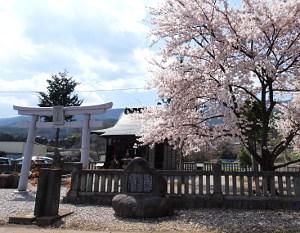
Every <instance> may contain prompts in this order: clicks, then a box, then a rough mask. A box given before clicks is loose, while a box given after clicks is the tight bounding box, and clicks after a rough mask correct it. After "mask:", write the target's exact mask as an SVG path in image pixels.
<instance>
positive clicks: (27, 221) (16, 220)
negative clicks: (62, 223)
mask: <svg viewBox="0 0 300 233" xmlns="http://www.w3.org/2000/svg"><path fill="white" fill-rule="evenodd" d="M72 213H73V212H72V211H68V210H60V211H59V214H58V215H56V216H44V217H36V216H34V215H33V214H32V213H28V214H26V213H24V214H18V215H16V216H12V217H9V219H8V223H10V224H22V225H33V224H36V225H38V226H49V225H51V224H53V223H54V222H56V221H58V220H59V219H61V218H63V217H66V216H68V215H70V214H72Z"/></svg>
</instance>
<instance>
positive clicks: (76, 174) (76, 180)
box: [68, 163, 82, 197]
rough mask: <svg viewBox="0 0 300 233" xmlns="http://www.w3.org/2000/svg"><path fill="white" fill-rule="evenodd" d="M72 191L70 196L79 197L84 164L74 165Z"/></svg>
mask: <svg viewBox="0 0 300 233" xmlns="http://www.w3.org/2000/svg"><path fill="white" fill-rule="evenodd" d="M72 165H73V168H72V178H71V189H70V191H69V192H68V196H71V197H77V196H78V191H79V189H80V180H81V171H82V163H73V164H72Z"/></svg>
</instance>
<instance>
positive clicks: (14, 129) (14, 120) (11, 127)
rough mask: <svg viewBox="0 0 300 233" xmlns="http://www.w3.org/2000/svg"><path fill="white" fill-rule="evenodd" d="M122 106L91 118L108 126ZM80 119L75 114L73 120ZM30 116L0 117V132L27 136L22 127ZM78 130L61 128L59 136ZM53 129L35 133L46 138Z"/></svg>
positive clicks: (113, 121)
mask: <svg viewBox="0 0 300 233" xmlns="http://www.w3.org/2000/svg"><path fill="white" fill-rule="evenodd" d="M123 111H124V109H123V108H116V109H110V110H108V111H107V112H106V113H104V114H101V115H94V116H93V117H92V119H94V120H102V121H103V125H104V127H103V128H108V127H111V126H112V125H114V124H115V123H116V122H117V120H118V119H119V117H120V115H121V114H122V113H123ZM81 119H82V116H76V117H75V118H74V120H75V121H79V120H81ZM30 120H31V118H30V116H17V117H11V118H0V134H12V135H18V136H22V137H26V136H27V129H26V128H24V125H26V123H27V122H30ZM74 132H78V133H79V132H80V129H62V130H61V136H62V137H65V136H67V135H69V134H71V133H74ZM54 134H55V130H54V129H38V131H37V135H40V136H44V137H47V138H49V139H50V138H54Z"/></svg>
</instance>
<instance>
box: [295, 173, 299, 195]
mask: <svg viewBox="0 0 300 233" xmlns="http://www.w3.org/2000/svg"><path fill="white" fill-rule="evenodd" d="M294 185H295V195H296V197H300V176H298V174H297V175H295V176H294Z"/></svg>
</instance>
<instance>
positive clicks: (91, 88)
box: [0, 0, 239, 118]
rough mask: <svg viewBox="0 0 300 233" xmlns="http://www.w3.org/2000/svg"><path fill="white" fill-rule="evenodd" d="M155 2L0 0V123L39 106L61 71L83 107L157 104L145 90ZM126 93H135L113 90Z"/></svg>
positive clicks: (148, 76) (149, 92) (152, 51)
mask: <svg viewBox="0 0 300 233" xmlns="http://www.w3.org/2000/svg"><path fill="white" fill-rule="evenodd" d="M158 1H159V0H109V1H107V0H26V1H24V0H0V35H1V36H0V109H1V111H0V117H2V118H3V117H11V116H15V115H17V112H16V111H14V110H13V105H19V106H37V104H38V94H37V92H39V91H46V86H47V82H46V80H47V79H49V78H50V77H51V75H53V74H57V73H58V72H62V71H64V70H67V71H68V72H69V74H70V75H71V76H73V77H74V79H75V80H76V81H77V82H79V83H80V84H79V85H78V86H77V88H76V92H77V93H78V94H79V96H80V98H82V99H83V100H84V102H83V105H94V104H102V103H106V102H113V104H114V106H113V108H124V107H141V106H149V105H155V104H156V103H157V101H158V98H157V95H156V93H155V91H154V90H148V89H144V87H145V86H147V83H148V81H149V79H150V76H151V73H150V72H149V65H148V64H149V60H151V59H152V58H153V56H155V53H156V52H157V51H154V50H155V49H153V47H150V39H149V31H150V25H149V23H148V22H147V18H149V15H148V11H147V8H146V6H149V5H151V4H154V3H156V2H158ZM236 2H239V1H238V0H232V3H236ZM127 88H138V89H131V90H122V91H121V90H118V89H127ZM112 89H113V90H115V91H103V90H112ZM97 90H98V91H97ZM99 90H102V91H99Z"/></svg>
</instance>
